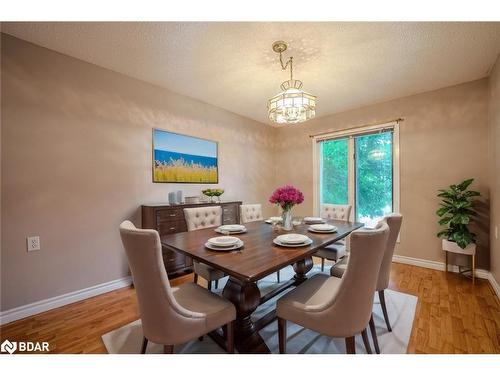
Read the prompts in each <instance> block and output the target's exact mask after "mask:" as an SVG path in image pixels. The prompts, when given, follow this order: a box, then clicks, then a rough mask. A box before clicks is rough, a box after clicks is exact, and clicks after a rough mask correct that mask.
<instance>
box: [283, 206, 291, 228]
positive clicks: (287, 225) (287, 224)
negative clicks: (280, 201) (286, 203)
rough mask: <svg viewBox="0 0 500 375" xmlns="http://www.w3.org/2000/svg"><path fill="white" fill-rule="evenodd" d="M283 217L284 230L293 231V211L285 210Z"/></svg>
mask: <svg viewBox="0 0 500 375" xmlns="http://www.w3.org/2000/svg"><path fill="white" fill-rule="evenodd" d="M281 217H282V219H283V230H292V229H293V224H292V210H291V209H287V210H283V213H282V214H281Z"/></svg>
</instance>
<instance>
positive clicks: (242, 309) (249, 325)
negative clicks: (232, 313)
mask: <svg viewBox="0 0 500 375" xmlns="http://www.w3.org/2000/svg"><path fill="white" fill-rule="evenodd" d="M222 295H223V296H224V298H226V299H228V300H229V301H231V302H232V303H233V304H234V306H235V307H236V321H235V326H234V345H235V347H236V349H237V350H238V352H239V353H270V350H269V348H268V347H267V345H266V343H265V342H264V339H262V337H261V336H260V335H259V332H258V331H257V330H256V327H255V326H254V324H253V322H252V318H251V317H252V313H253V312H254V311H255V310H256V309H257V307H258V306H259V304H260V291H259V288H258V287H257V284H256V283H254V282H245V281H242V280H238V279H236V278H233V277H230V278H229V280H228V281H227V283H226V286H225V287H224V290H223V292H222Z"/></svg>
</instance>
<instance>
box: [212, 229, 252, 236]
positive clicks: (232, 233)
mask: <svg viewBox="0 0 500 375" xmlns="http://www.w3.org/2000/svg"><path fill="white" fill-rule="evenodd" d="M214 231H215V232H217V233H220V234H226V233H227V232H225V231H223V230H220V229H219V228H215V229H214ZM246 232H247V229H246V228H245V229H243V230H240V231H238V232H229V234H231V235H234V234H241V233H246Z"/></svg>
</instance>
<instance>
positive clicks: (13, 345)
mask: <svg viewBox="0 0 500 375" xmlns="http://www.w3.org/2000/svg"><path fill="white" fill-rule="evenodd" d="M16 349H17V342H10V341H9V340H5V341H4V342H2V345H1V346H0V351H2V353H5V352H8V353H10V354H12V353H14V352H15V351H16Z"/></svg>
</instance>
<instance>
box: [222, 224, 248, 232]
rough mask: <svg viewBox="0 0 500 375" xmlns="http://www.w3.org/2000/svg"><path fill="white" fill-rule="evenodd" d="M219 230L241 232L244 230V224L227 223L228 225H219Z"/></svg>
mask: <svg viewBox="0 0 500 375" xmlns="http://www.w3.org/2000/svg"><path fill="white" fill-rule="evenodd" d="M217 229H219V230H220V231H222V232H223V231H226V230H227V231H228V232H241V231H244V230H246V228H245V226H244V225H239V224H228V225H221V226H220V227H218V228H217Z"/></svg>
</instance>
